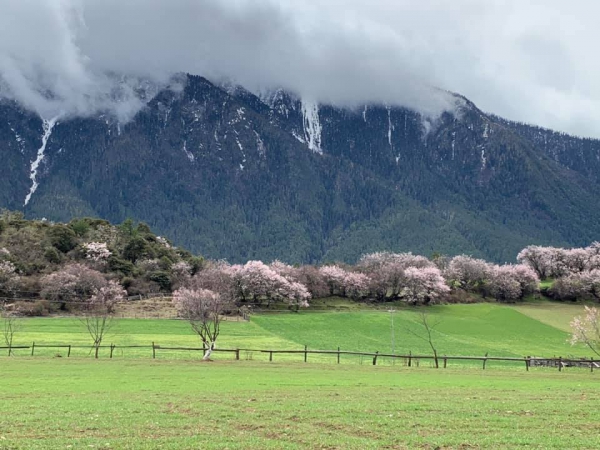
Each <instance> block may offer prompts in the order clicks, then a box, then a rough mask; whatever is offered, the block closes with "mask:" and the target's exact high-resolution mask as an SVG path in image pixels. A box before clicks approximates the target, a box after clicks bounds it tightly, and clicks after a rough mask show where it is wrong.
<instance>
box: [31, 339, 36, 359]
mask: <svg viewBox="0 0 600 450" xmlns="http://www.w3.org/2000/svg"><path fill="white" fill-rule="evenodd" d="M34 351H35V342H34V343H33V344H31V356H33V352H34Z"/></svg>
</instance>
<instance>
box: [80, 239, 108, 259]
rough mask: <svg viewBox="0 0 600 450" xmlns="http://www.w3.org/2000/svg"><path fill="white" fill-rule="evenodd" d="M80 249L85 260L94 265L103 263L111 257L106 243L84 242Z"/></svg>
mask: <svg viewBox="0 0 600 450" xmlns="http://www.w3.org/2000/svg"><path fill="white" fill-rule="evenodd" d="M82 247H83V250H84V251H85V258H86V259H88V260H90V261H93V262H96V263H104V262H106V261H107V260H108V258H110V256H111V255H112V253H111V251H110V250H109V249H108V246H107V244H106V242H86V243H85V244H82Z"/></svg>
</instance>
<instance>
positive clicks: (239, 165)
mask: <svg viewBox="0 0 600 450" xmlns="http://www.w3.org/2000/svg"><path fill="white" fill-rule="evenodd" d="M184 85H185V87H184V88H183V89H180V90H163V91H160V92H159V93H158V94H157V95H155V96H154V97H153V98H152V99H151V100H150V101H149V102H148V103H147V105H146V107H145V108H144V109H142V110H141V111H140V112H139V113H138V114H137V115H136V116H135V117H134V118H133V120H131V121H129V122H128V123H119V122H118V121H116V119H114V118H112V117H110V116H108V115H99V116H97V117H89V118H73V119H60V118H59V119H56V121H55V122H53V121H52V120H50V119H48V120H46V121H43V120H42V119H40V118H39V117H37V116H36V115H35V114H33V113H31V112H28V111H26V110H24V109H23V108H21V107H20V106H19V105H17V104H15V103H14V102H11V101H8V100H3V101H0V151H1V152H2V157H3V160H4V171H3V176H2V177H1V178H0V207H4V208H8V209H11V210H23V211H24V212H25V213H26V215H27V216H28V217H38V218H40V217H45V218H47V219H49V220H57V221H58V220H60V221H66V220H69V219H71V218H72V217H76V216H93V217H101V218H104V219H107V220H110V221H112V222H121V221H123V220H125V219H126V218H128V217H131V218H134V219H136V220H140V221H144V222H146V223H148V224H149V225H150V226H151V227H152V228H153V229H155V230H157V231H158V232H159V233H162V234H164V235H165V236H167V237H169V238H170V239H171V240H172V241H173V242H175V243H177V244H180V245H183V246H185V247H186V248H189V249H191V250H192V251H194V252H197V253H200V254H202V255H204V256H207V257H210V258H226V259H228V260H230V261H232V262H239V261H245V260H248V259H263V260H267V261H269V260H272V259H276V258H278V259H281V260H284V261H287V262H292V263H295V262H304V263H306V262H316V261H333V260H345V261H349V262H352V261H354V260H356V259H357V258H358V257H359V256H360V255H361V254H362V253H364V252H369V251H377V250H383V249H386V250H393V251H409V250H410V251H413V252H417V253H422V254H426V255H430V254H432V253H434V252H438V253H446V254H457V253H468V254H472V255H474V256H480V257H486V258H488V259H493V260H496V261H512V260H514V258H515V256H516V254H517V252H518V251H519V250H520V249H521V248H523V247H524V246H526V245H529V244H533V243H538V244H545V245H550V244H552V245H562V246H568V245H585V244H588V243H590V242H591V241H593V240H595V239H599V237H600V207H599V206H600V195H599V194H600V184H599V181H600V179H599V176H600V175H599V174H600V141H598V140H591V139H580V138H576V137H572V136H567V135H564V134H559V133H555V132H552V131H550V130H545V129H541V128H537V127H531V126H527V125H524V124H520V123H513V122H510V121H507V120H504V119H502V118H499V117H496V116H493V115H489V114H485V113H484V112H482V111H480V110H479V109H478V108H477V107H476V106H475V105H474V104H472V103H471V102H469V101H468V100H467V99H464V98H462V97H460V96H456V101H457V104H458V105H459V106H458V108H457V112H456V113H455V114H450V113H444V114H443V115H442V116H441V117H439V118H438V119H436V120H429V119H426V118H424V117H423V116H421V115H420V114H418V113H416V112H414V111H410V110H408V109H404V108H399V107H387V106H385V105H366V106H362V107H360V108H354V109H351V108H338V107H334V106H330V105H319V104H315V103H313V102H307V101H303V100H302V99H300V98H298V97H297V96H295V95H293V94H291V93H288V92H285V91H282V90H277V91H273V92H270V93H268V94H264V95H260V96H257V95H254V94H252V93H250V92H248V91H246V90H245V89H243V88H240V87H235V86H220V85H216V84H213V83H211V82H210V81H208V80H206V79H204V78H202V77H198V76H191V75H189V76H187V79H186V80H185V83H184ZM32 168H33V169H36V170H35V176H32V175H31V173H30V172H31V169H32ZM33 187H36V188H35V189H32V188H33ZM26 200H27V202H26ZM25 203H26V204H25Z"/></svg>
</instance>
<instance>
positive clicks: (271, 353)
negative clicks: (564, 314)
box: [0, 342, 600, 372]
mask: <svg viewBox="0 0 600 450" xmlns="http://www.w3.org/2000/svg"><path fill="white" fill-rule="evenodd" d="M42 348H51V349H58V350H61V349H62V350H66V352H67V358H69V357H71V351H72V350H73V349H86V350H90V352H91V351H93V350H94V349H95V347H94V346H89V345H68V344H66V345H65V344H52V345H49V344H36V343H35V342H33V343H32V344H31V345H14V346H11V347H0V351H7V353H8V356H11V355H14V351H15V350H28V351H29V350H30V351H31V353H30V355H31V356H35V351H36V349H42ZM99 349H108V350H109V351H110V353H109V355H110V356H109V357H110V358H112V357H113V354H114V351H115V350H116V349H147V350H148V356H150V355H152V358H153V359H156V356H157V353H158V352H169V351H197V352H203V353H204V352H206V348H205V347H174V346H162V345H158V344H156V343H154V342H152V344H151V345H116V344H110V345H101V346H99ZM213 352H215V353H230V354H233V355H234V356H235V359H236V360H238V361H239V360H240V359H241V357H240V355H241V354H244V353H245V354H253V353H258V354H264V355H268V357H269V361H270V362H272V361H273V360H274V358H275V356H276V355H286V354H287V355H298V356H299V357H300V358H302V360H303V361H304V362H305V363H306V362H308V361H309V357H308V356H309V355H329V356H332V360H334V361H335V362H336V363H337V364H340V359H341V356H358V357H360V358H363V357H367V358H368V361H370V362H371V363H372V364H373V365H374V366H375V365H377V361H378V360H381V359H382V358H388V359H391V360H393V361H396V360H399V361H401V362H403V363H404V364H405V365H406V366H408V367H412V366H416V367H418V366H419V364H420V362H421V361H431V362H433V363H435V366H436V367H443V368H446V367H448V363H449V362H452V361H461V362H480V363H481V367H482V369H484V370H485V368H486V365H487V363H488V361H499V362H510V363H514V364H517V363H518V364H522V365H524V366H525V369H526V370H527V371H529V368H530V367H555V368H558V370H559V371H562V370H563V368H565V367H581V368H589V369H590V371H591V372H593V371H594V369H600V360H594V359H586V358H563V357H558V358H556V357H553V358H540V357H532V356H525V357H522V358H514V357H513V358H511V357H496V356H488V355H487V354H486V355H484V356H447V355H438V356H434V355H417V354H412V352H409V353H408V354H407V355H398V354H391V353H380V352H378V351H376V352H374V353H372V352H357V351H348V350H341V349H340V348H339V347H338V349H337V350H309V349H308V347H307V346H304V349H297V350H275V349H273V350H271V349H248V348H235V349H226V348H215V349H213ZM61 356H62V355H61ZM361 360H362V359H361Z"/></svg>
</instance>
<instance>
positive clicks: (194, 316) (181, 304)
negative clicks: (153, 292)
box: [173, 288, 229, 361]
mask: <svg viewBox="0 0 600 450" xmlns="http://www.w3.org/2000/svg"><path fill="white" fill-rule="evenodd" d="M173 303H174V304H175V307H176V308H177V311H178V313H179V315H180V316H181V317H183V318H185V319H186V320H187V321H188V322H189V323H190V325H191V327H192V330H193V331H194V333H196V334H197V335H198V337H199V338H200V340H201V341H202V344H203V345H204V348H206V352H205V353H204V357H203V358H202V360H203V361H208V360H210V355H211V354H212V351H213V350H214V348H215V343H216V342H217V338H218V337H219V333H220V331H221V320H222V319H223V312H224V311H225V309H226V308H227V306H229V302H228V301H227V300H226V299H225V298H224V297H221V296H220V295H219V294H217V293H215V292H213V291H209V290H208V289H186V288H182V289H179V290H177V291H175V292H174V293H173Z"/></svg>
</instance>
